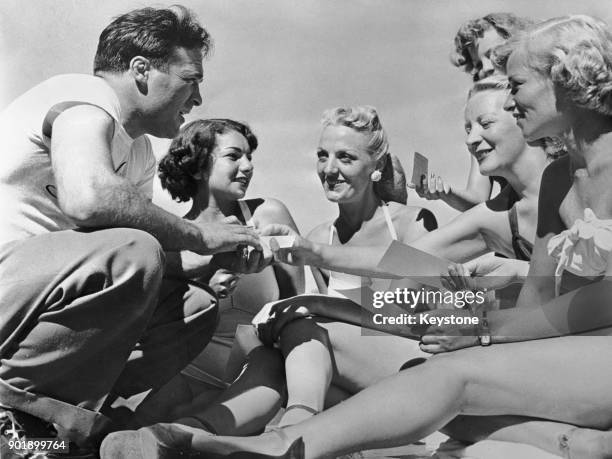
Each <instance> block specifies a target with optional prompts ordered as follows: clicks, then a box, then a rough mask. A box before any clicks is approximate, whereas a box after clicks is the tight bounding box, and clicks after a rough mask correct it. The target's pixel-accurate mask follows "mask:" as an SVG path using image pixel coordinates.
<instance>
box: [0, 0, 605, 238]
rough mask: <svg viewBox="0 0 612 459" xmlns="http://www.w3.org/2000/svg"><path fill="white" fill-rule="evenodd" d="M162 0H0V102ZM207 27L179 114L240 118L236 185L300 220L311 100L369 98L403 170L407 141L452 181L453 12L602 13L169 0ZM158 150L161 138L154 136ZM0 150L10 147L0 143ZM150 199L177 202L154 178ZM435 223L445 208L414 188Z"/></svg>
mask: <svg viewBox="0 0 612 459" xmlns="http://www.w3.org/2000/svg"><path fill="white" fill-rule="evenodd" d="M173 3H177V1H173V2H154V3H149V2H143V1H131V0H127V1H126V0H121V1H118V0H107V1H105V2H100V1H99V0H82V1H81V0H28V1H25V0H2V4H1V6H0V62H2V67H3V71H2V72H1V73H0V109H2V108H4V107H6V106H7V105H8V104H9V103H10V102H11V101H12V100H13V99H14V98H16V97H17V96H18V95H20V94H21V93H22V92H24V91H26V90H27V89H28V88H30V87H32V86H34V85H35V84H37V83H38V82H40V81H42V80H44V79H46V78H48V77H51V76H53V75H56V74H61V73H90V72H91V68H92V62H93V56H94V53H95V49H96V45H97V40H98V36H99V34H100V32H101V31H102V29H103V28H104V27H105V26H106V25H107V24H108V23H109V22H110V20H111V19H112V18H113V17H114V16H116V15H118V14H122V13H124V12H126V11H129V10H131V9H133V8H138V7H143V6H164V5H170V4H173ZM180 3H181V4H183V5H185V6H187V7H188V8H190V9H192V10H193V11H194V12H195V13H196V15H197V16H198V17H199V19H200V21H201V23H202V24H203V25H204V27H206V29H207V30H208V31H209V32H210V33H211V35H212V37H213V39H214V43H215V46H214V53H213V55H212V57H211V58H210V59H208V60H207V61H205V63H204V72H205V77H204V83H203V84H202V86H201V91H202V96H203V98H204V103H203V105H202V106H201V107H196V108H194V110H193V111H192V113H191V114H190V115H189V116H188V117H187V121H190V120H192V119H195V118H209V117H215V118H218V117H227V118H233V119H236V120H241V121H246V122H248V123H249V124H250V125H251V127H252V128H253V130H254V131H255V133H256V134H257V136H258V138H259V141H260V144H259V145H260V146H259V148H258V149H257V151H256V152H255V154H254V161H255V176H254V179H253V181H252V183H251V187H250V189H249V194H248V196H249V197H259V196H261V197H266V196H267V197H275V198H278V199H280V200H282V201H283V202H284V203H285V204H286V205H287V207H289V209H290V210H291V212H292V214H293V216H294V218H295V220H296V222H297V224H298V227H299V228H300V230H301V231H302V232H304V233H307V232H308V231H309V230H310V229H312V228H313V227H314V226H315V225H317V224H319V223H320V222H322V221H325V220H331V219H332V218H334V217H335V215H336V214H337V207H335V206H334V205H333V204H332V203H329V202H328V201H327V200H326V199H325V197H324V195H323V191H322V189H321V185H320V183H319V181H318V178H317V177H316V173H315V158H316V155H315V151H316V147H317V144H318V138H319V134H320V127H319V120H320V118H321V114H322V112H323V111H324V110H325V109H327V108H331V107H335V106H338V105H357V104H367V105H373V106H374V107H376V108H377V110H378V112H379V114H380V117H381V120H382V122H383V125H384V127H385V129H386V130H387V133H388V135H389V141H390V146H391V151H392V152H393V153H394V154H396V155H397V156H398V157H399V158H400V159H401V161H402V163H403V165H404V168H405V169H406V173H407V175H408V177H410V174H411V170H412V157H413V152H415V151H418V152H420V153H422V154H425V155H426V156H427V157H428V158H429V168H430V171H434V172H437V173H439V174H440V175H442V176H443V177H444V178H445V180H447V181H448V182H449V183H451V184H452V185H453V186H456V187H463V186H464V184H465V181H466V178H467V172H468V169H469V154H468V152H467V150H466V147H465V145H464V143H463V142H464V132H463V106H464V103H465V96H466V93H467V90H468V89H469V87H470V78H469V77H468V76H467V75H466V74H464V73H462V72H461V71H459V70H458V69H457V68H455V67H454V66H452V65H451V63H450V61H449V53H450V50H451V45H452V40H453V38H454V35H455V33H456V31H457V29H458V27H459V26H460V24H461V23H462V22H464V21H465V20H467V19H471V18H475V17H479V16H483V15H485V14H487V13H491V12H500V11H510V12H514V13H516V14H519V15H525V16H531V17H533V18H536V19H546V18H549V17H554V16H559V15H563V14H567V13H585V14H590V15H592V16H595V17H598V18H601V19H604V20H606V21H607V22H608V23H611V22H612V2H611V1H609V0H587V1H585V0H583V1H580V2H578V1H576V0H512V1H505V0H504V1H502V0H480V1H473V0H461V1H457V0H385V1H382V0H377V1H374V0H369V1H366V0H333V1H332V0H326V1H324V0H299V1H298V0H199V1H187V0H185V1H182V2H180ZM154 146H155V150H156V155H157V156H158V158H159V157H160V156H161V155H163V154H164V149H165V148H166V146H167V141H164V140H159V139H154ZM2 154H10V152H2ZM156 202H158V203H159V204H160V205H162V206H163V207H166V208H167V209H169V210H172V211H174V212H176V213H178V214H182V213H184V212H186V210H188V207H189V206H188V205H185V204H183V205H177V204H175V203H173V202H172V201H171V200H170V199H169V197H168V196H166V195H165V193H164V192H163V191H161V190H156ZM409 204H414V205H424V206H426V207H428V208H430V209H432V210H433V211H434V213H435V214H436V216H437V217H438V220H439V221H440V222H441V223H445V222H447V221H449V220H450V219H451V218H452V217H453V216H454V215H456V212H455V211H453V210H452V209H451V208H449V207H448V206H446V205H445V204H443V203H441V202H433V201H425V200H422V199H420V198H419V197H418V196H416V194H415V193H414V192H411V193H410V194H409Z"/></svg>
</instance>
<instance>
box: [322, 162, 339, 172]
mask: <svg viewBox="0 0 612 459" xmlns="http://www.w3.org/2000/svg"><path fill="white" fill-rule="evenodd" d="M323 172H325V175H334V174H337V173H338V163H337V162H336V159H335V158H330V159H329V160H328V161H327V163H326V164H325V169H323Z"/></svg>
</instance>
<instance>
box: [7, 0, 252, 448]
mask: <svg viewBox="0 0 612 459" xmlns="http://www.w3.org/2000/svg"><path fill="white" fill-rule="evenodd" d="M173 40H174V41H173ZM209 47H210V37H209V35H208V33H207V32H206V30H204V29H203V28H202V27H201V26H200V25H199V24H198V22H197V21H196V20H195V18H193V17H192V16H191V13H190V12H189V11H188V10H186V9H184V8H182V7H173V8H171V9H154V8H143V9H140V10H135V11H132V12H130V13H127V14H125V15H122V16H119V17H118V18H116V19H115V20H114V21H113V22H112V23H111V24H110V25H109V26H107V27H106V29H105V30H104V31H103V32H102V34H101V36H100V41H99V44H98V49H97V52H96V57H95V62H94V75H61V76H57V77H54V78H51V79H50V80H47V81H45V82H43V83H42V84H40V85H38V86H36V87H35V88H33V89H31V90H30V91H28V92H27V93H25V94H24V95H23V96H21V97H19V98H18V99H17V100H15V101H14V102H13V103H12V104H11V105H10V106H9V107H8V108H7V109H6V110H4V112H2V113H1V114H0V150H1V151H2V152H3V155H2V161H0V193H1V194H2V202H1V204H0V210H1V211H2V219H0V362H1V363H0V421H2V422H0V426H4V427H2V431H0V434H3V435H5V436H6V435H8V433H7V432H8V430H11V429H12V430H11V431H15V430H16V429H17V427H19V424H21V425H23V424H24V423H25V421H24V420H28V423H29V424H30V425H32V423H33V424H35V425H37V426H39V427H41V426H45V425H46V424H45V423H50V424H52V427H48V430H49V432H48V433H49V435H51V436H56V435H59V436H60V437H62V438H63V439H65V440H66V441H71V442H74V443H76V444H79V445H81V446H83V445H87V446H92V447H94V448H95V446H96V443H97V442H99V441H100V440H101V437H102V436H103V435H104V434H105V433H106V431H108V429H109V425H110V421H109V419H108V418H107V417H106V416H104V415H103V414H101V413H100V410H101V409H102V410H104V409H105V407H104V405H105V403H106V404H108V403H109V400H111V399H112V395H114V394H116V395H121V396H124V397H129V396H131V395H133V394H135V393H140V392H142V391H144V390H148V389H151V388H153V389H155V388H157V387H159V386H161V385H163V384H164V383H165V382H167V381H168V380H169V379H171V378H172V377H173V376H174V374H176V373H178V371H180V370H181V369H182V368H183V367H184V366H185V365H186V364H187V363H188V362H189V361H190V360H191V359H192V358H193V357H195V355H197V354H198V353H199V352H200V351H201V350H202V349H203V347H204V346H205V345H206V343H207V342H208V341H209V339H210V337H211V335H212V333H213V331H214V328H215V324H216V318H217V317H216V315H217V309H216V299H215V297H214V295H211V294H210V293H208V292H207V291H205V290H203V289H198V288H193V287H191V286H188V285H187V284H186V283H185V282H182V281H174V282H172V281H168V280H163V281H162V277H163V275H164V273H166V274H170V275H172V274H175V275H180V274H181V273H183V270H184V269H186V267H185V266H183V264H182V260H183V258H181V251H190V252H192V254H191V260H192V264H191V265H190V266H189V268H190V269H197V268H198V267H199V266H200V265H202V266H205V265H207V264H208V261H206V262H205V261H204V258H203V256H204V255H209V254H212V253H216V252H220V251H228V250H233V249H235V248H236V246H237V245H239V244H244V245H253V246H255V247H257V248H259V242H258V239H257V237H256V236H255V234H254V233H253V232H252V230H250V229H247V228H245V227H243V226H241V225H228V224H216V225H214V224H209V225H207V226H202V225H198V224H196V223H194V222H189V221H186V220H183V219H180V218H178V217H176V216H174V215H171V214H169V213H167V212H165V211H164V210H162V209H161V208H159V207H157V206H155V205H153V204H152V202H151V194H152V180H153V176H154V173H155V169H156V164H155V158H154V157H153V153H152V150H151V144H150V142H149V140H148V139H147V138H146V137H145V134H151V135H155V136H158V137H168V138H170V137H173V136H174V135H175V134H176V133H177V132H178V129H179V126H180V125H181V124H182V122H183V121H184V118H183V116H184V115H185V114H186V113H188V112H189V111H190V110H191V109H192V108H193V106H196V105H200V104H201V103H202V99H201V96H200V92H199V83H200V82H201V80H202V57H203V55H205V54H206V53H207V52H208V50H209ZM198 257H200V258H198ZM198 263H200V265H198ZM162 282H163V284H162ZM160 289H162V290H161V292H160ZM126 362H127V363H126ZM109 393H110V394H111V397H109ZM7 419H8V420H9V421H10V422H9V423H8V424H7V423H6V422H4V421H6V420H7ZM6 426H8V427H6ZM9 427H10V428H11V429H9ZM41 428H42V427H41ZM45 428H46V427H45ZM5 430H6V432H5ZM54 431H57V434H55V432H54ZM25 435H26V436H30V437H32V435H31V433H30V434H29V433H28V432H27V429H26V432H25ZM36 436H41V434H40V433H39V434H38V435H36Z"/></svg>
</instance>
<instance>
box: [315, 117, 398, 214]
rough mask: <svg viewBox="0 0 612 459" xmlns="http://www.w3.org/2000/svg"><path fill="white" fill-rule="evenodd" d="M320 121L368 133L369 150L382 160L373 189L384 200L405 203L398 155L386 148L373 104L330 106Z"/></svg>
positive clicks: (385, 137)
mask: <svg viewBox="0 0 612 459" xmlns="http://www.w3.org/2000/svg"><path fill="white" fill-rule="evenodd" d="M321 124H322V125H323V127H325V126H347V127H349V128H351V129H354V130H355V131H357V132H361V133H363V134H366V135H367V136H368V137H369V141H368V150H369V153H370V154H371V155H372V157H373V158H374V159H375V160H376V161H379V160H381V159H382V160H384V166H383V169H382V170H381V173H382V177H381V179H380V181H378V182H375V183H374V193H376V195H377V196H378V197H379V198H380V199H382V200H383V201H395V202H399V203H401V204H406V201H407V200H408V192H407V190H406V174H405V173H404V169H403V167H402V165H401V163H400V161H399V159H398V158H397V157H396V156H395V155H393V154H391V153H390V152H389V141H388V140H387V133H386V132H385V130H384V129H383V127H382V124H381V122H380V118H379V116H378V113H377V112H376V109H375V108H374V107H370V106H368V105H360V106H356V107H337V108H332V109H330V110H326V111H325V113H323V118H322V119H321ZM385 156H386V158H385ZM383 158H384V159H383Z"/></svg>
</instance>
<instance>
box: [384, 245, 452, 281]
mask: <svg viewBox="0 0 612 459" xmlns="http://www.w3.org/2000/svg"><path fill="white" fill-rule="evenodd" d="M450 264H451V262H450V261H448V260H444V259H442V258H438V257H436V256H434V255H431V254H429V253H427V252H423V251H422V250H419V249H415V248H414V247H411V246H409V245H406V244H402V243H401V242H397V241H393V242H391V245H390V246H389V248H388V249H387V251H386V252H385V254H384V255H383V257H382V259H381V260H380V262H379V263H378V267H379V268H380V269H382V270H383V271H385V272H388V273H393V274H397V275H398V276H402V277H410V278H414V280H416V281H418V282H420V283H422V284H426V285H430V286H432V287H442V284H441V282H440V275H441V274H447V273H448V266H449V265H450Z"/></svg>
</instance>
